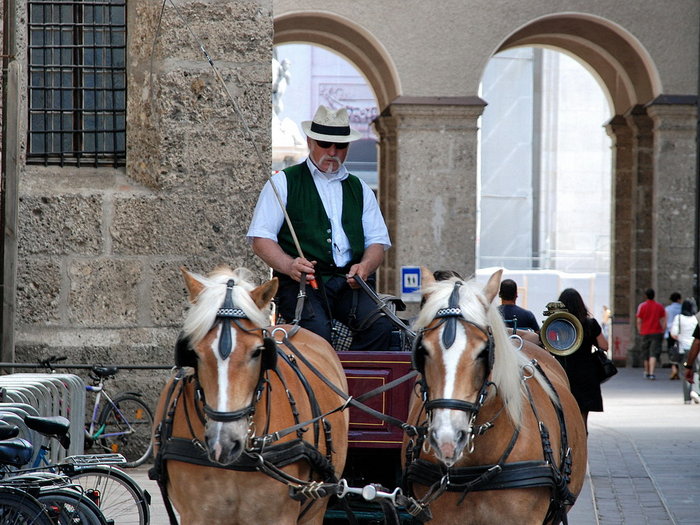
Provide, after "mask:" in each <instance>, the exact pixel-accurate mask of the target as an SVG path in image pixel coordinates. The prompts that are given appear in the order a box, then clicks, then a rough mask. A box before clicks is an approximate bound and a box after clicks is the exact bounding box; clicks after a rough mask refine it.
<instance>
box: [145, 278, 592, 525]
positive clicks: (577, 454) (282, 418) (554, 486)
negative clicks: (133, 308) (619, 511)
mask: <svg viewBox="0 0 700 525" xmlns="http://www.w3.org/2000/svg"><path fill="white" fill-rule="evenodd" d="M184 275H185V281H186V284H187V288H188V291H189V294H190V300H191V301H192V303H193V306H192V308H191V310H190V312H189V314H188V316H187V319H186V321H185V327H184V334H185V338H184V341H183V342H182V344H181V345H179V350H178V351H179V352H180V353H181V354H183V355H185V356H186V357H185V359H189V361H187V362H185V363H181V364H188V365H191V366H190V367H185V368H180V369H178V372H177V374H175V375H174V377H173V378H171V380H170V381H169V383H168V384H167V385H166V386H165V388H164V389H163V393H162V394H161V399H160V402H159V406H158V408H157V414H158V415H157V419H160V424H159V425H158V432H157V435H156V436H155V437H156V444H157V446H158V454H157V455H158V457H159V459H158V460H157V461H156V471H159V472H155V474H156V476H155V477H156V478H158V479H159V484H160V485H161V488H162V490H163V491H164V494H163V495H164V499H166V506H167V503H169V500H172V501H173V502H174V503H175V506H176V507H177V510H178V512H179V514H180V516H181V518H182V522H183V523H187V524H198V523H277V524H283V525H286V524H290V525H291V524H292V523H315V524H320V523H327V524H336V523H348V518H347V517H346V514H347V513H348V512H349V514H350V515H352V516H353V518H350V519H356V520H357V522H359V523H383V522H386V523H394V524H396V523H416V524H417V523H424V522H426V521H430V519H434V520H435V521H434V523H441V524H450V523H492V522H493V523H495V522H497V521H507V522H518V523H532V524H533V525H534V524H536V523H547V524H549V523H561V522H566V512H567V511H568V509H569V508H570V507H571V506H572V505H573V503H574V501H575V498H576V495H577V494H578V492H579V491H580V489H581V487H582V484H583V476H584V473H585V469H586V445H585V443H586V435H585V429H584V426H583V421H582V418H581V416H580V413H579V411H578V407H577V405H576V402H575V400H574V399H573V397H572V396H571V393H570V392H569V390H568V382H567V380H566V376H565V374H564V372H563V370H562V369H561V367H559V366H558V365H557V364H556V361H555V359H554V358H553V357H552V356H551V354H550V353H548V352H547V351H546V350H543V349H541V348H539V347H537V346H535V345H530V344H527V343H524V342H523V341H522V340H521V341H520V342H519V343H516V342H514V341H513V340H512V339H510V338H509V337H508V334H507V331H506V328H505V325H504V324H503V321H502V320H501V318H500V315H499V314H498V312H497V310H496V309H495V307H492V305H491V303H492V301H493V298H494V297H495V295H496V292H497V289H498V283H499V282H500V272H497V273H496V274H494V276H492V278H491V279H490V280H489V283H488V284H487V285H486V287H485V288H483V290H482V288H481V286H479V285H477V284H476V283H473V282H464V281H461V280H458V279H452V280H450V281H447V282H444V283H435V282H433V283H428V284H429V286H428V290H429V292H430V293H429V295H427V296H426V299H427V300H426V302H425V305H424V306H423V308H422V309H421V313H420V315H419V317H418V319H417V320H416V324H415V326H416V327H417V328H418V329H419V331H418V335H417V337H415V341H413V344H412V345H411V348H410V350H409V349H407V345H406V344H405V343H402V342H401V338H400V337H399V338H398V340H399V344H397V345H396V347H395V348H392V349H385V350H382V351H376V352H362V353H360V352H349V351H339V352H338V353H337V354H336V352H335V351H333V349H332V347H330V345H329V344H328V343H327V342H326V341H325V340H323V339H322V338H320V337H318V336H316V335H315V334H312V333H311V332H308V331H305V330H303V329H299V328H298V327H297V326H293V325H283V326H275V327H267V323H266V322H265V319H264V318H263V317H261V316H262V315H263V314H262V312H263V310H264V309H265V307H266V305H267V304H268V303H269V302H270V300H271V298H272V296H273V295H274V291H275V288H276V281H275V280H274V279H273V281H270V282H268V283H265V284H264V285H262V286H259V287H257V288H256V287H254V286H253V285H252V284H251V283H250V282H249V281H246V278H245V277H246V276H245V273H241V271H240V270H236V271H231V270H218V271H217V272H214V273H213V274H212V276H208V277H203V276H197V275H194V274H190V273H189V272H186V271H185V272H184ZM266 327H267V328H266ZM457 376H458V380H457ZM172 442H175V444H176V445H177V446H175V447H170V444H171V443H172ZM346 459H347V461H346ZM504 491H507V497H504ZM171 517H172V513H171Z"/></svg>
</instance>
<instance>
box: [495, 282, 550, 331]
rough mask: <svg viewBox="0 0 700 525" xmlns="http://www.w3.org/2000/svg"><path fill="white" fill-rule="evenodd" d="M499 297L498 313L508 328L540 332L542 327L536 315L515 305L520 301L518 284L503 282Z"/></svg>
mask: <svg viewBox="0 0 700 525" xmlns="http://www.w3.org/2000/svg"><path fill="white" fill-rule="evenodd" d="M498 296H499V297H500V298H501V304H500V305H499V306H498V311H499V312H501V316H502V317H503V320H504V321H505V323H506V326H507V327H509V328H512V329H514V330H515V329H518V330H532V331H533V332H539V331H540V325H539V323H538V322H537V319H536V318H535V315H534V314H533V313H532V312H531V311H530V310H527V309H525V308H522V307H520V306H518V305H517V304H515V302H516V300H517V299H518V284H517V283H516V282H515V281H514V280H513V279H504V280H503V281H501V287H500V290H499V292H498Z"/></svg>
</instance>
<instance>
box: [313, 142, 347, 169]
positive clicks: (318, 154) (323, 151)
mask: <svg viewBox="0 0 700 525" xmlns="http://www.w3.org/2000/svg"><path fill="white" fill-rule="evenodd" d="M306 143H307V144H308V146H309V157H311V161H312V162H313V163H314V164H315V165H316V167H317V168H318V169H319V170H321V171H322V172H323V173H335V172H336V171H338V170H339V169H340V166H342V165H343V162H345V157H347V156H348V150H349V149H350V147H349V144H348V147H346V148H338V145H340V146H344V145H345V144H347V143H345V144H342V143H341V144H336V143H333V142H322V141H318V140H314V139H311V138H308V137H307V138H306ZM324 146H328V147H324Z"/></svg>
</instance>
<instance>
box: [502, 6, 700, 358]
mask: <svg viewBox="0 0 700 525" xmlns="http://www.w3.org/2000/svg"><path fill="white" fill-rule="evenodd" d="M526 45H527V46H548V47H553V48H556V49H559V50H563V51H565V52H567V53H570V54H572V55H575V56H576V57H578V58H579V59H581V60H582V61H583V62H584V63H585V64H586V65H587V66H588V67H589V68H590V69H591V71H592V72H593V73H594V74H595V75H596V76H597V77H598V78H599V79H600V82H601V84H602V86H604V88H605V90H606V92H607V94H608V96H609V99H610V102H611V107H612V108H613V111H614V114H613V115H611V119H610V121H609V123H608V125H607V131H608V133H609V134H610V135H611V137H612V138H613V181H612V185H611V186H612V188H613V190H612V202H613V204H612V206H613V210H612V213H611V216H612V221H613V224H612V228H611V229H612V268H611V290H612V297H611V304H612V305H613V313H614V321H613V329H614V334H613V341H612V343H613V349H614V352H615V354H614V356H615V357H617V358H618V359H619V360H625V359H626V358H627V350H628V349H629V348H631V347H632V342H633V340H634V334H635V326H634V325H635V321H634V319H635V310H636V305H637V304H638V302H640V301H641V300H642V291H643V290H644V289H645V288H647V287H652V288H655V289H656V290H657V296H658V297H659V298H661V299H662V300H663V298H665V297H668V295H669V294H670V293H671V292H672V291H674V290H683V291H682V293H683V294H684V295H686V294H687V295H690V294H691V293H692V290H693V285H694V283H693V277H692V276H693V273H694V272H696V271H697V269H695V268H694V250H695V249H696V246H695V240H694V237H695V228H694V225H693V221H692V220H679V218H678V217H677V216H675V215H677V214H674V213H671V214H668V213H665V212H666V211H668V210H679V211H680V210H685V211H687V212H690V211H691V210H694V209H695V198H696V193H697V187H696V181H695V169H696V168H695V164H696V159H695V156H694V155H692V152H693V151H694V147H695V142H696V119H697V108H696V105H695V104H696V97H694V96H685V95H670V94H665V93H664V92H663V86H662V84H661V81H660V78H659V75H658V72H657V70H656V67H655V65H654V63H653V61H652V60H651V59H650V57H649V54H648V53H647V52H646V50H645V49H644V48H643V46H641V45H640V43H639V42H638V41H637V40H636V39H635V38H634V37H633V36H632V35H631V34H630V33H628V32H627V31H625V30H624V29H623V28H621V27H620V26H618V25H616V24H614V23H612V22H610V21H608V20H605V19H603V18H599V17H594V16H590V15H584V14H575V13H564V14H557V15H549V16H546V17H542V18H540V19H537V20H535V21H532V22H530V23H528V24H526V25H524V26H523V27H521V28H520V29H518V30H517V31H515V32H514V33H513V34H512V35H510V36H509V37H508V38H507V39H505V40H504V41H503V42H502V44H501V45H500V46H499V47H498V49H497V50H496V51H495V52H499V51H503V50H505V49H509V48H512V47H516V46H526ZM679 174H680V176H679ZM683 215H684V217H689V216H692V215H693V214H692V213H687V214H683ZM671 232H674V233H675V235H673V236H671V235H670V234H671ZM672 238H673V240H671V239H672ZM631 362H632V364H634V365H637V364H638V360H637V359H636V357H635V359H632V360H631Z"/></svg>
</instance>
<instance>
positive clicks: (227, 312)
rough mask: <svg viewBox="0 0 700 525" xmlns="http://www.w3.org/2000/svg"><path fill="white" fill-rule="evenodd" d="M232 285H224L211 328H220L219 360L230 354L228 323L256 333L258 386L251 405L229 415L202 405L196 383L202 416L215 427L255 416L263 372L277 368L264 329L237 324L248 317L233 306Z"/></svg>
mask: <svg viewBox="0 0 700 525" xmlns="http://www.w3.org/2000/svg"><path fill="white" fill-rule="evenodd" d="M235 284H236V283H235V281H234V280H233V279H229V280H228V282H227V283H226V297H225V298H224V304H223V305H222V306H221V308H219V309H218V310H217V312H216V318H215V321H214V326H216V324H217V323H220V324H221V335H220V336H219V348H218V352H219V356H220V357H221V358H222V359H227V358H228V357H229V356H230V355H231V352H232V351H233V338H232V336H231V329H232V326H231V324H232V323H235V324H236V326H237V327H238V328H239V329H241V330H243V331H244V332H255V331H257V330H260V333H261V337H262V340H263V349H262V356H261V362H260V376H259V377H258V383H257V385H256V387H255V390H254V393H253V397H252V399H251V402H250V403H249V404H248V405H247V406H245V407H243V408H240V409H238V410H232V411H220V410H214V409H213V408H212V407H211V406H209V405H208V404H207V403H206V400H205V397H204V391H203V390H202V388H201V386H200V385H199V383H198V384H197V396H198V398H199V399H200V400H201V402H202V405H203V407H204V413H205V414H206V416H207V418H208V419H210V420H211V421H216V422H219V423H232V422H234V421H238V420H241V419H244V418H247V417H251V416H252V415H253V414H255V405H256V404H257V402H258V401H259V400H260V397H261V396H262V392H263V389H264V388H265V384H266V379H265V372H266V371H267V370H274V369H275V367H276V366H277V345H276V343H275V341H274V339H272V337H270V335H269V334H268V332H267V330H265V329H264V328H253V329H248V328H246V327H245V326H243V325H242V324H241V322H240V321H241V319H248V316H247V315H246V314H245V312H244V311H243V310H242V309H241V308H239V307H237V306H235V305H234V303H233V287H234V286H235Z"/></svg>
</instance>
